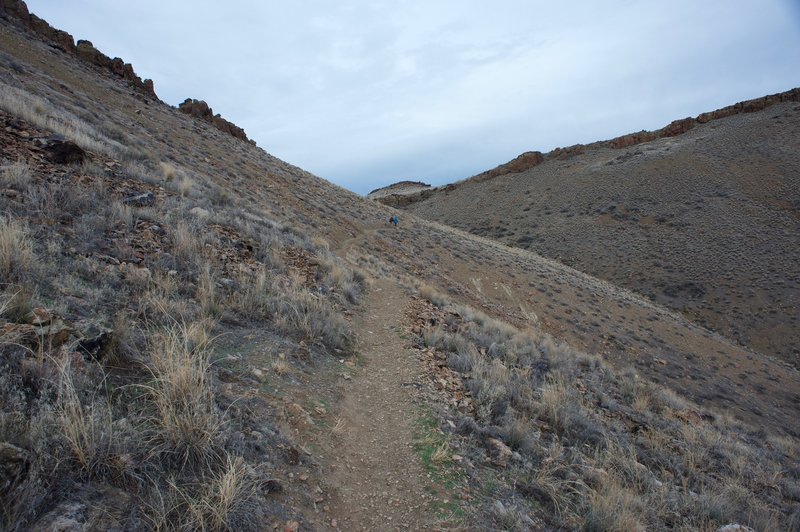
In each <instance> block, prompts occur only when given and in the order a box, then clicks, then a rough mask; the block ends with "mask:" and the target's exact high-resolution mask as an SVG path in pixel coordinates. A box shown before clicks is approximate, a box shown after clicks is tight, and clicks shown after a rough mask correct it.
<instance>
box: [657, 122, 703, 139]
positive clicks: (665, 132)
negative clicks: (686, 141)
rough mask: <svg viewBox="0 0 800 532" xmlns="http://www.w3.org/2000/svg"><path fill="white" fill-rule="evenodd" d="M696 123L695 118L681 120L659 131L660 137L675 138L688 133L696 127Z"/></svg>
mask: <svg viewBox="0 0 800 532" xmlns="http://www.w3.org/2000/svg"><path fill="white" fill-rule="evenodd" d="M694 124H695V121H694V119H693V118H683V119H681V120H674V121H672V122H670V123H669V125H667V126H666V127H664V128H662V129H660V130H659V131H658V136H659V137H675V136H677V135H681V134H683V133H686V132H687V131H689V130H690V129H692V128H693V127H694Z"/></svg>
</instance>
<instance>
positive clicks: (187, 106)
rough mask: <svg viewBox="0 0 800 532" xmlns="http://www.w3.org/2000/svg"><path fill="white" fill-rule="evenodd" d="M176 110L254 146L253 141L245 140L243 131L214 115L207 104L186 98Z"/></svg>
mask: <svg viewBox="0 0 800 532" xmlns="http://www.w3.org/2000/svg"><path fill="white" fill-rule="evenodd" d="M178 109H179V110H180V111H181V112H183V113H186V114H187V115H190V116H193V117H195V118H197V119H199V120H203V121H204V122H208V123H209V124H211V125H213V126H214V127H215V128H217V129H219V130H220V131H222V132H224V133H227V134H228V135H231V136H232V137H236V138H237V139H240V140H243V141H245V142H250V143H251V144H255V143H254V142H253V141H251V140H250V139H248V138H247V134H246V133H245V132H244V129H242V128H240V127H239V126H237V125H236V124H234V123H233V122H229V121H227V120H225V119H224V118H222V117H221V116H220V115H219V114H217V115H215V114H214V111H212V109H211V107H209V106H208V104H207V103H206V102H204V101H203V100H195V99H193V98H186V99H185V100H184V101H183V103H182V104H180V105H179V106H178Z"/></svg>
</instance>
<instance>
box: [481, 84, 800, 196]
mask: <svg viewBox="0 0 800 532" xmlns="http://www.w3.org/2000/svg"><path fill="white" fill-rule="evenodd" d="M787 101H793V102H798V101H800V88H796V89H792V90H789V91H786V92H781V93H778V94H771V95H769V96H764V97H762V98H755V99H753V100H745V101H743V102H739V103H737V104H734V105H729V106H727V107H723V108H722V109H717V110H716V111H711V112H708V113H702V114H700V115H698V116H697V117H696V118H691V117H689V118H681V119H679V120H674V121H672V122H670V123H669V124H667V125H666V126H664V127H663V128H661V129H658V130H656V131H639V132H637V133H629V134H627V135H622V136H620V137H616V138H613V139H611V140H609V141H601V142H595V143H592V144H589V145H586V146H585V145H582V144H576V145H575V146H570V147H568V148H555V149H554V150H552V151H550V152H548V153H545V154H542V153H541V152H538V151H529V152H525V153H523V154H522V155H520V156H518V157H516V158H515V159H512V160H511V161H509V162H507V163H505V164H501V165H500V166H498V167H496V168H493V169H491V170H488V171H486V172H483V173H480V174H477V175H475V176H473V177H471V178H470V179H471V180H477V181H485V180H487V179H492V178H494V177H497V176H501V175H506V174H516V173H519V172H524V171H526V170H528V169H530V168H533V167H534V166H537V165H539V164H541V163H543V162H544V161H547V160H550V159H566V158H569V157H572V156H574V155H580V154H581V153H584V151H585V150H586V148H589V147H592V148H594V147H609V148H614V149H623V148H628V147H630V146H635V145H637V144H642V143H645V142H650V141H653V140H656V139H660V138H665V137H676V136H678V135H682V134H684V133H686V132H687V131H689V130H690V129H692V128H694V127H695V126H697V125H698V124H705V123H706V122H710V121H712V120H718V119H720V118H725V117H728V116H732V115H736V114H740V113H753V112H756V111H761V110H763V109H766V108H767V107H770V106H771V105H775V104H776V103H780V102H787Z"/></svg>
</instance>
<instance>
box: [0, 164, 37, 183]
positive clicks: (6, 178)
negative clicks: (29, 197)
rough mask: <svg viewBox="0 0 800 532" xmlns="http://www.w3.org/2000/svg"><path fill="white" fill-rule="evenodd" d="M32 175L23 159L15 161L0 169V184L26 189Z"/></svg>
mask: <svg viewBox="0 0 800 532" xmlns="http://www.w3.org/2000/svg"><path fill="white" fill-rule="evenodd" d="M32 179H33V176H32V175H31V170H30V168H29V167H28V165H27V164H26V163H25V162H24V161H17V162H15V163H12V164H10V165H8V166H4V167H3V168H2V169H0V186H3V187H8V188H13V189H16V190H26V189H27V188H28V185H29V184H30V183H31V180H32Z"/></svg>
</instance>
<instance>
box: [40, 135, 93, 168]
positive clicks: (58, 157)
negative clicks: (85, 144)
mask: <svg viewBox="0 0 800 532" xmlns="http://www.w3.org/2000/svg"><path fill="white" fill-rule="evenodd" d="M44 148H45V150H47V153H48V155H49V156H50V160H51V161H52V162H54V163H56V164H81V163H82V162H83V160H84V159H85V158H86V152H85V151H83V148H81V147H80V146H78V145H77V144H75V143H74V142H72V141H71V140H67V139H65V138H64V137H61V136H60V135H52V136H50V137H48V138H47V141H46V144H45V146H44Z"/></svg>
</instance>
